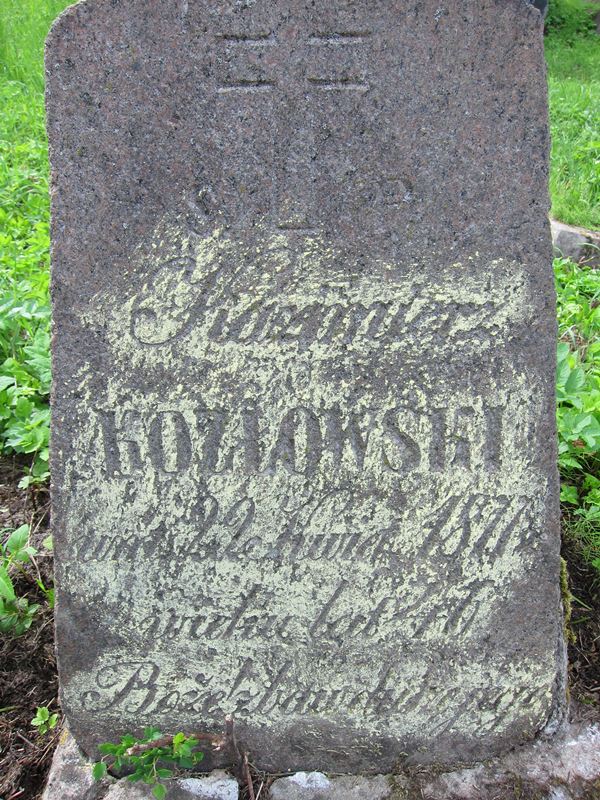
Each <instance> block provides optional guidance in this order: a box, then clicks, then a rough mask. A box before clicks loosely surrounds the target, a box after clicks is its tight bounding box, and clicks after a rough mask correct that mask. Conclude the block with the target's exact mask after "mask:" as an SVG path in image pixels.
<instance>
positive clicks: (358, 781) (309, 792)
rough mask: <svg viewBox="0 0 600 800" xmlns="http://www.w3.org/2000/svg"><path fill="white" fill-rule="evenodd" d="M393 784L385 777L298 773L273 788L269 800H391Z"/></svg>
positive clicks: (279, 780) (280, 781) (278, 781)
mask: <svg viewBox="0 0 600 800" xmlns="http://www.w3.org/2000/svg"><path fill="white" fill-rule="evenodd" d="M391 796H392V782H391V781H390V779H389V777H388V776H386V775H374V776H372V777H365V776H360V775H356V776H354V775H352V776H350V775H340V776H338V777H335V778H328V777H327V776H326V775H323V773H322V772H308V773H307V772H297V773H296V774H295V775H290V776H289V777H287V778H279V779H278V780H276V781H274V782H273V784H272V785H271V791H270V800H388V799H389V798H391Z"/></svg>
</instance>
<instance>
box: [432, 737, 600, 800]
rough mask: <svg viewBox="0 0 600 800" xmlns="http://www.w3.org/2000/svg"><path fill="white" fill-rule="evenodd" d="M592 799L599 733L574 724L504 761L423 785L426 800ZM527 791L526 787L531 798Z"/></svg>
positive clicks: (599, 760)
mask: <svg viewBox="0 0 600 800" xmlns="http://www.w3.org/2000/svg"><path fill="white" fill-rule="evenodd" d="M519 787H521V789H522V794H521V796H523V797H527V796H531V797H532V798H536V799H537V798H538V797H540V798H546V797H547V798H548V799H549V800H574V799H578V798H583V799H585V800H591V798H593V797H596V796H598V794H597V792H600V728H599V726H598V724H572V725H569V726H567V727H566V728H565V730H564V731H563V732H562V734H561V735H560V736H558V737H555V739H554V740H551V741H538V742H535V743H533V744H532V745H529V746H526V747H522V748H519V749H516V750H514V752H512V753H509V754H508V755H507V756H505V757H504V758H501V759H499V760H495V761H491V762H489V763H487V764H479V765H477V766H476V767H474V768H472V769H464V770H460V771H458V772H453V773H446V774H443V775H439V776H437V777H435V778H434V779H433V780H430V781H427V780H425V781H423V784H422V785H421V787H420V789H419V791H420V793H421V796H422V797H424V798H426V800H512V798H513V797H514V796H515V791H516V788H519ZM523 787H527V789H528V792H529V795H528V794H527V792H525V790H524V788H523Z"/></svg>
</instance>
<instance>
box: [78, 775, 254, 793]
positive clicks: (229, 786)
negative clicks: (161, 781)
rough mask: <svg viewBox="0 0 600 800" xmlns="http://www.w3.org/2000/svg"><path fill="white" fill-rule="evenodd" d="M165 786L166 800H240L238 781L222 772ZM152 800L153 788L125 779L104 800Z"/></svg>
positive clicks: (185, 779) (184, 779)
mask: <svg viewBox="0 0 600 800" xmlns="http://www.w3.org/2000/svg"><path fill="white" fill-rule="evenodd" d="M165 786H166V788H167V796H166V800H238V796H239V787H238V783H237V781H236V780H235V779H234V778H232V777H231V776H230V775H228V774H227V773H226V772H223V771H222V770H215V771H214V772H212V773H211V774H210V775H205V776H203V777H201V778H183V779H181V780H176V781H168V782H167V783H165ZM152 798H153V795H152V787H151V786H146V785H145V784H142V783H131V782H130V781H128V780H127V779H126V778H124V779H123V780H120V781H119V782H118V783H117V784H116V785H115V786H113V787H112V788H111V789H110V791H109V792H108V794H107V795H106V797H104V800H152ZM78 800H80V799H79V798H78ZM81 800H83V799H81Z"/></svg>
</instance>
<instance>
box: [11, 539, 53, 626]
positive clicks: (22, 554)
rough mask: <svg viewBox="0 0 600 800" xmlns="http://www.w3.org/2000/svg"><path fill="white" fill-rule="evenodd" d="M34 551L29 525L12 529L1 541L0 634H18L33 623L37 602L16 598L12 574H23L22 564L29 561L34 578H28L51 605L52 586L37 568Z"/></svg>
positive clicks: (37, 607) (51, 606) (51, 605)
mask: <svg viewBox="0 0 600 800" xmlns="http://www.w3.org/2000/svg"><path fill="white" fill-rule="evenodd" d="M37 553H38V551H37V550H36V549H35V547H32V546H31V545H30V544H29V525H21V527H20V528H17V529H16V530H14V531H13V532H12V533H11V534H10V536H9V537H8V539H7V540H6V542H5V543H3V544H0V633H11V634H13V635H14V636H21V634H23V633H25V631H27V630H28V629H29V628H30V627H31V623H32V622H33V618H34V616H35V613H36V611H37V610H38V609H39V607H40V606H39V603H30V602H29V600H28V599H27V598H26V597H17V594H16V592H15V585H14V582H13V578H12V576H13V575H14V573H15V572H21V573H23V574H27V573H26V571H25V569H24V567H25V565H26V564H32V565H33V566H34V568H35V570H36V577H35V578H33V577H32V576H30V577H31V579H32V580H33V581H34V582H35V584H36V586H37V587H38V589H40V591H41V592H43V594H44V595H45V597H46V601H47V602H48V605H49V606H50V608H53V607H54V589H53V588H52V587H47V586H46V585H45V584H44V582H43V580H42V577H41V575H40V573H39V570H38V569H37V565H36V563H35V560H34V557H35V556H36V555H37Z"/></svg>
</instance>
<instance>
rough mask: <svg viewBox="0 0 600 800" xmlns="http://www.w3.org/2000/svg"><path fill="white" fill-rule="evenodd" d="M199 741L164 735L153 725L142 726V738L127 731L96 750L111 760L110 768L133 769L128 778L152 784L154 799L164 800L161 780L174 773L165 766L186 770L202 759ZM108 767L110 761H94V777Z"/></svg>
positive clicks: (98, 777) (187, 737)
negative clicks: (117, 738) (137, 737)
mask: <svg viewBox="0 0 600 800" xmlns="http://www.w3.org/2000/svg"><path fill="white" fill-rule="evenodd" d="M198 744H199V741H198V739H195V738H194V737H193V736H186V735H185V734H184V733H177V734H175V736H163V734H162V733H161V731H159V730H157V729H156V728H145V729H144V735H143V737H142V738H141V739H136V737H135V736H133V735H132V734H126V735H125V736H123V737H122V738H121V741H120V742H119V743H118V744H112V743H110V742H106V743H105V744H101V745H100V747H99V750H100V752H101V753H103V754H105V755H106V756H108V757H109V758H110V759H111V764H110V768H111V769H115V770H117V771H120V770H133V771H132V772H131V774H130V775H128V780H130V781H133V782H135V781H142V782H143V783H146V784H148V785H149V786H152V787H153V788H152V794H153V795H154V797H155V798H156V800H163V798H164V797H165V795H166V794H167V789H166V787H165V786H164V784H163V783H161V781H164V780H168V779H169V778H172V777H173V775H174V774H175V772H174V770H173V769H172V768H170V767H169V766H167V765H171V767H180V768H188V769H189V768H190V767H193V766H195V765H196V764H198V763H199V762H200V761H202V759H203V758H204V753H201V752H199V751H198V750H195V748H196V747H197V746H198ZM108 769H109V764H107V763H106V761H105V760H104V759H102V761H98V762H97V763H96V764H94V766H93V769H92V774H93V776H94V778H95V779H96V780H102V778H103V777H104V776H105V775H106V774H107V772H108Z"/></svg>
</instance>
